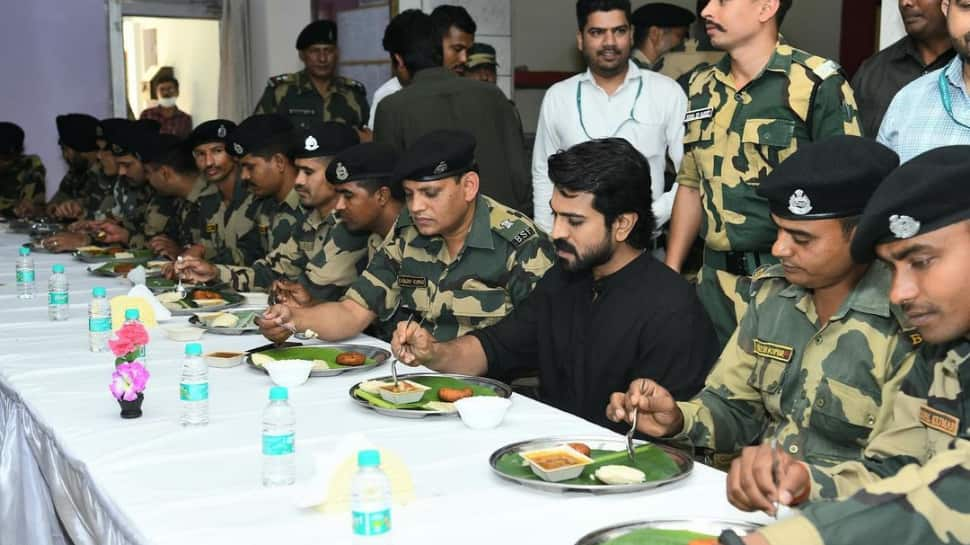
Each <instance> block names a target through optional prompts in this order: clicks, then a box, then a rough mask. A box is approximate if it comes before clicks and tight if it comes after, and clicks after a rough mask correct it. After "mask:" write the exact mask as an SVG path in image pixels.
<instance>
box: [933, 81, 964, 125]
mask: <svg viewBox="0 0 970 545" xmlns="http://www.w3.org/2000/svg"><path fill="white" fill-rule="evenodd" d="M948 69H949V67H946V68H943V69H942V70H940V79H939V81H938V82H937V83H938V84H939V87H940V100H942V101H943V109H944V110H946V115H948V116H950V119H952V120H953V122H954V123H956V124H957V125H960V126H961V127H963V128H965V129H970V125H967V124H966V123H964V122H962V121H960V120H959V119H957V118H956V116H955V115H953V98H952V97H951V96H950V86H949V82H947V79H946V71H947V70H948Z"/></svg>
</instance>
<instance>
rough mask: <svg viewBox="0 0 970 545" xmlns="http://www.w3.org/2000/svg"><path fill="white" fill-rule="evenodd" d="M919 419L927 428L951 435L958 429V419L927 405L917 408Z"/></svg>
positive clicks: (955, 434)
mask: <svg viewBox="0 0 970 545" xmlns="http://www.w3.org/2000/svg"><path fill="white" fill-rule="evenodd" d="M919 421H920V422H921V423H922V424H923V425H924V426H926V427H927V428H930V429H934V430H936V431H941V432H943V433H945V434H947V435H950V436H952V437H956V436H957V432H958V431H960V419H959V418H957V417H955V416H953V415H952V414H949V413H945V412H943V411H939V410H937V409H934V408H932V407H929V406H927V405H923V406H922V407H920V408H919Z"/></svg>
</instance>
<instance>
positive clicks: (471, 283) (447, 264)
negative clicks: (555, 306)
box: [346, 195, 555, 341]
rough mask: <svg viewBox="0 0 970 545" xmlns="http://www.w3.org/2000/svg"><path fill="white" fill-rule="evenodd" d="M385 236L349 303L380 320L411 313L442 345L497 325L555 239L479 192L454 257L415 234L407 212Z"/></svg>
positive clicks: (435, 240) (543, 266) (544, 266)
mask: <svg viewBox="0 0 970 545" xmlns="http://www.w3.org/2000/svg"><path fill="white" fill-rule="evenodd" d="M389 237H393V238H388V239H387V240H386V241H385V243H384V245H383V246H382V247H381V249H380V250H378V252H377V253H376V254H375V255H374V257H373V259H371V261H370V263H369V264H368V265H367V269H366V270H365V271H364V273H363V274H362V275H361V276H360V278H358V279H357V281H356V282H354V283H353V284H352V285H351V286H350V289H349V290H347V295H346V298H348V299H350V300H352V301H354V302H356V303H358V304H359V305H361V306H362V307H364V308H366V309H370V310H371V311H372V312H374V313H375V314H377V317H378V320H381V321H388V320H392V319H395V320H397V319H401V318H402V317H403V318H407V316H408V315H409V314H410V313H411V312H414V314H415V318H414V319H415V320H416V321H417V320H421V321H423V324H422V325H423V326H424V327H425V328H426V329H428V330H429V331H430V332H431V334H432V335H434V337H435V338H436V339H438V340H440V341H445V340H450V339H454V338H455V337H458V336H459V335H463V334H465V333H467V332H469V331H471V330H473V329H480V328H483V327H486V326H490V325H492V324H495V323H497V322H498V321H499V320H501V319H502V318H503V317H505V316H506V315H507V314H508V313H509V312H511V311H512V309H513V308H514V307H515V306H516V305H518V304H519V303H520V302H521V301H523V300H524V299H525V298H526V297H527V296H528V295H529V293H531V292H532V288H534V287H535V284H536V282H537V281H538V280H539V278H541V277H542V275H544V274H545V272H546V270H548V269H549V267H551V266H552V264H553V261H554V260H555V250H554V249H553V246H552V241H551V240H550V239H549V237H548V235H546V234H545V233H544V232H542V231H541V230H539V229H537V228H536V226H535V224H534V223H532V220H530V219H529V218H528V217H526V216H525V215H524V214H522V213H521V212H518V211H515V210H513V209H511V208H508V207H506V206H503V205H501V204H499V203H498V202H496V201H493V200H492V199H490V198H488V197H485V196H483V195H479V196H478V198H477V199H476V201H475V216H474V218H473V220H472V226H471V230H469V232H468V236H467V237H466V239H465V245H464V247H463V248H462V249H461V251H460V252H459V253H458V255H457V256H455V257H454V258H452V257H451V255H450V254H449V253H448V248H447V246H446V245H445V241H444V239H443V238H442V237H440V236H435V237H426V236H423V235H421V234H420V233H419V232H418V229H417V228H416V227H415V226H414V224H413V222H412V220H411V215H410V213H409V212H408V210H407V209H404V210H402V211H401V215H400V216H399V217H398V220H397V224H396V225H395V227H394V231H393V232H392V233H391V234H390V235H389ZM398 311H403V312H398Z"/></svg>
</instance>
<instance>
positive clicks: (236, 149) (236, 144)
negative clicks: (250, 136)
mask: <svg viewBox="0 0 970 545" xmlns="http://www.w3.org/2000/svg"><path fill="white" fill-rule="evenodd" d="M232 151H234V152H236V155H242V154H243V152H244V151H246V150H245V149H243V147H242V145H240V144H239V142H233V144H232Z"/></svg>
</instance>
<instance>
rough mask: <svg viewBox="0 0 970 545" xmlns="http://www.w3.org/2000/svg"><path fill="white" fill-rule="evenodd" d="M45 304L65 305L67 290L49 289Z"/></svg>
mask: <svg viewBox="0 0 970 545" xmlns="http://www.w3.org/2000/svg"><path fill="white" fill-rule="evenodd" d="M47 304H49V305H66V304H67V292H66V291H51V292H48V293H47Z"/></svg>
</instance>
